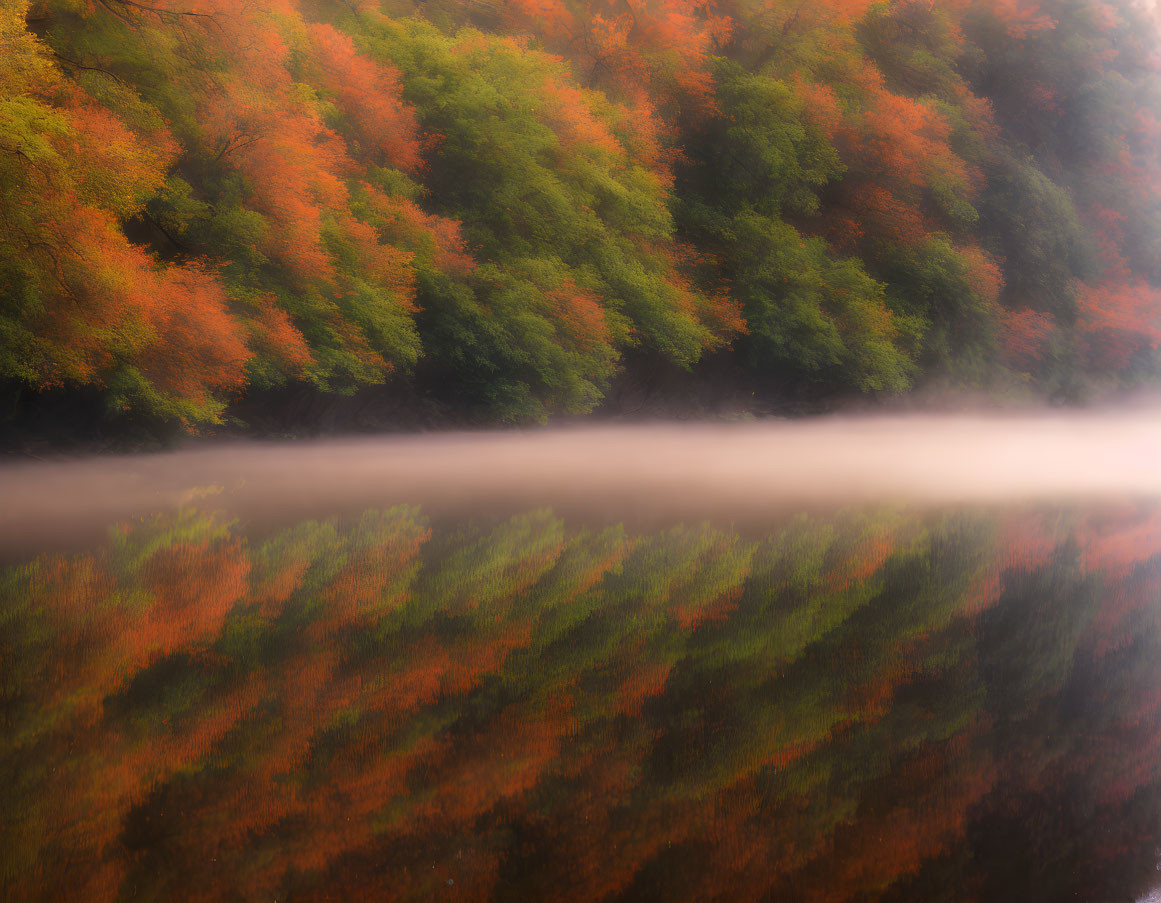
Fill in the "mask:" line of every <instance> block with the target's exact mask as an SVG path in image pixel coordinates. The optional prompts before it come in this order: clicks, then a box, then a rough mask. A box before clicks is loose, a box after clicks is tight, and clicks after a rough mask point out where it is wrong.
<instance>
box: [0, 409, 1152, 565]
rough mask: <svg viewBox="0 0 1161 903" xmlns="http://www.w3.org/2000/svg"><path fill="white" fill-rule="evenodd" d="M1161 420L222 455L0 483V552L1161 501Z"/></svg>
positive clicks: (77, 466) (806, 424)
mask: <svg viewBox="0 0 1161 903" xmlns="http://www.w3.org/2000/svg"><path fill="white" fill-rule="evenodd" d="M1158 461H1161V411H1159V410H1158V409H1156V408H1152V407H1150V408H1138V409H1133V410H1122V411H1115V412H1107V411H1106V412H1083V413H1078V412H1069V413H1048V412H1045V413H1039V414H1022V415H987V416H984V415H972V416H965V415H941V416H933V415H911V416H891V417H882V416H879V417H828V418H820V419H815V420H809V421H773V422H772V421H763V422H739V423H724V424H696V425H690V424H653V425H629V426H584V427H574V428H555V429H544V430H538V431H531V432H528V431H505V432H500V431H497V432H477V433H451V434H446V433H444V434H438V435H410V436H396V437H377V438H354V439H341V440H327V441H318V442H308V443H306V442H301V441H300V442H295V443H293V444H280V443H261V442H248V443H219V444H214V445H207V446H202V447H196V446H195V447H191V448H188V449H185V450H180V451H175V452H169V453H162V454H156V455H148V456H141V455H134V456H124V457H97V458H88V459H80V460H71V461H69V460H62V461H35V462H33V461H29V462H21V463H14V464H9V465H7V466H5V467H3V468H0V493H2V496H3V498H4V500H5V504H4V506H3V508H2V510H0V549H3V550H4V551H6V552H9V553H11V552H14V551H23V550H27V549H30V548H34V547H38V546H39V545H42V544H43V543H44V542H45V541H46V540H54V541H60V542H63V543H67V542H70V541H75V540H80V539H88V538H91V537H92V536H94V535H95V534H96V533H98V532H99V531H101V530H103V529H104V527H105V526H106V525H107V524H108V523H109V522H110V521H112V520H115V519H117V518H122V517H132V516H136V515H140V514H144V513H151V512H154V511H163V510H173V509H175V508H178V507H181V506H183V505H186V504H189V503H191V502H193V501H197V500H200V502H199V504H200V505H202V506H207V505H208V506H210V507H214V508H220V509H223V510H225V511H228V512H230V513H232V514H236V515H238V516H241V517H243V518H248V519H253V520H255V521H263V520H269V521H278V520H281V519H283V518H285V517H290V516H306V515H310V514H315V513H327V514H330V513H334V512H336V511H338V510H343V509H351V510H357V509H362V508H365V507H367V506H369V505H383V504H396V503H399V502H409V503H415V504H422V505H424V506H426V507H427V508H428V509H429V510H433V511H452V512H456V513H462V512H464V511H469V512H470V511H472V510H475V509H478V508H480V507H489V508H491V507H496V506H500V507H501V508H505V509H508V508H510V509H511V510H520V509H526V508H528V507H529V506H537V505H547V506H552V507H554V508H556V509H557V510H561V511H564V512H570V513H582V514H583V513H591V514H595V515H599V516H601V517H610V518H644V519H649V518H672V517H675V516H678V517H725V518H727V519H730V520H735V521H745V520H747V519H750V518H765V517H767V516H769V515H770V514H771V513H772V512H775V511H778V510H783V509H785V510H790V509H795V508H802V507H804V506H823V507H834V506H843V505H849V504H858V503H864V502H875V501H900V502H906V503H910V504H919V505H947V504H994V503H1023V502H1035V501H1066V502H1072V501H1085V500H1092V499H1098V498H1103V499H1118V498H1129V497H1131V498H1146V499H1152V498H1156V497H1159V496H1161V467H1158Z"/></svg>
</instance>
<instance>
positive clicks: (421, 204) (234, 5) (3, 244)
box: [0, 0, 1161, 431]
mask: <svg viewBox="0 0 1161 903" xmlns="http://www.w3.org/2000/svg"><path fill="white" fill-rule="evenodd" d="M1159 344H1161V18H1159V15H1158V12H1157V9H1156V7H1154V6H1153V5H1152V4H1151V3H1149V2H1145V0H1139V2H1134V0H1110V2H1105V0H1057V2H1053V3H1045V4H1043V5H1037V4H1034V3H1030V2H1026V0H880V2H866V0H813V2H803V0H427V2H408V0H384V2H375V0H262V2H258V0H140V2H136V0H35V2H29V0H4V2H3V4H0V400H2V403H3V410H0V418H3V419H7V420H8V421H9V423H14V422H17V421H18V420H19V418H20V417H22V416H27V414H28V411H30V410H35V409H36V407H37V406H38V405H45V404H49V402H50V401H51V402H52V403H57V402H58V401H59V399H61V398H66V399H73V403H77V404H84V405H87V406H91V407H93V408H94V409H99V410H100V411H101V412H102V414H101V416H102V417H112V418H117V417H126V416H128V417H138V418H144V419H145V420H147V421H149V422H153V423H159V424H160V423H168V424H172V425H176V426H177V427H179V428H181V429H186V430H195V431H198V430H201V431H204V430H206V429H212V428H214V427H215V425H217V424H221V423H223V422H231V421H236V419H237V418H238V417H242V418H243V419H244V415H241V414H239V413H238V412H239V411H243V410H244V409H245V404H246V402H247V400H250V401H251V403H252V402H253V400H254V399H271V398H279V397H287V396H285V395H282V396H279V395H278V394H277V393H279V392H284V393H285V392H286V391H289V390H291V389H293V391H294V392H295V393H297V395H296V396H295V397H302V394H303V393H307V394H308V395H309V396H310V397H312V398H316V399H329V398H332V397H337V396H346V395H352V394H357V393H364V394H366V393H371V394H372V395H373V396H375V397H383V398H388V399H389V398H392V397H404V396H406V397H408V398H419V399H423V400H424V403H425V404H428V403H429V404H431V405H435V406H439V405H443V406H453V407H454V408H455V409H456V410H458V411H462V412H464V414H465V416H470V417H472V418H476V420H477V421H479V420H487V421H490V422H530V421H533V422H534V421H543V420H545V419H547V418H549V417H551V416H554V415H560V414H584V413H588V412H591V411H593V410H596V409H598V408H599V407H600V406H601V404H602V401H603V400H604V399H605V398H606V396H607V395H608V393H609V392H610V388H611V387H613V386H615V385H616V381H617V380H618V379H619V378H623V377H620V376H619V374H622V373H623V372H624V370H625V368H626V367H627V366H631V367H634V368H638V369H643V370H646V371H648V370H650V369H653V370H657V369H664V368H670V369H672V370H673V371H675V372H682V371H688V373H689V374H691V375H690V376H689V379H690V380H691V381H692V382H691V384H696V381H697V380H698V378H699V374H702V373H707V372H711V371H712V373H713V378H714V379H716V380H726V381H727V382H730V383H732V384H734V385H736V386H738V387H739V390H740V391H743V392H745V393H749V392H753V393H757V394H758V396H762V397H778V398H783V399H818V398H848V397H857V396H869V397H872V398H880V397H889V396H893V395H898V394H901V393H905V392H908V391H911V390H914V389H916V388H922V387H930V386H942V387H963V388H967V389H970V390H972V391H976V392H983V393H991V394H994V395H998V396H1008V397H1028V398H1042V399H1052V400H1066V401H1072V400H1077V399H1083V398H1084V397H1086V396H1087V395H1089V394H1091V393H1093V392H1094V391H1106V390H1109V389H1115V388H1133V387H1138V386H1142V385H1147V384H1148V383H1149V382H1150V381H1151V380H1155V379H1156V378H1157V377H1158V376H1159V375H1161V367H1159V366H1158V364H1159V359H1158V347H1159ZM54 399H55V400H57V401H53V400H54ZM78 400H79V401H78ZM14 418H15V419H14Z"/></svg>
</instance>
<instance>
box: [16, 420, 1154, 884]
mask: <svg viewBox="0 0 1161 903" xmlns="http://www.w3.org/2000/svg"><path fill="white" fill-rule="evenodd" d="M997 423H998V421H997V422H995V423H992V424H991V426H989V425H988V424H984V425H983V427H981V426H980V424H979V423H978V422H977V423H976V424H975V425H974V427H972V430H971V432H972V434H973V435H977V436H978V435H979V430H980V429H981V428H982V429H984V432H985V434H986V431H987V429H988V428H995V429H997V430H998V429H999V427H998V426H997V425H996V424H997ZM956 424H958V426H956ZM965 424H966V421H962V420H957V421H955V422H954V423H953V422H950V421H944V422H943V423H942V435H941V434H940V432H939V431H938V430H936V431H935V432H928V433H927V434H923V433H922V431H921V430H914V431H913V434H912V435H910V436H909V437H908V438H909V439H910V440H911V441H910V442H902V441H900V440H901V438H902V435H903V434H901V433H900V432H899V430H900V429H901V428H902V427H901V426H900V424H898V423H896V424H894V425H892V426H891V427H890V428H888V426H887V425H885V424H881V423H880V424H870V423H866V424H863V425H862V427H861V429H862V438H861V439H859V430H858V429H855V430H851V431H848V432H846V433H843V435H844V436H845V437H846V439H847V442H846V444H845V445H844V446H843V449H844V450H841V451H840V450H836V449H832V450H830V451H829V452H827V453H826V454H823V453H821V452H820V453H818V454H815V455H813V456H811V455H810V454H809V450H810V448H811V447H813V446H812V445H811V442H808V441H807V440H806V439H805V438H803V436H808V437H810V438H811V441H814V440H816V439H817V438H818V435H817V432H818V430H820V429H833V430H835V431H838V430H839V429H840V425H839V424H822V425H816V426H815V427H814V430H815V432H814V433H813V434H812V433H810V432H809V430H807V431H806V432H804V433H803V434H802V435H797V434H796V433H795V429H799V430H801V429H804V428H797V427H796V428H792V429H789V430H788V431H787V432H785V433H782V432H778V431H773V432H771V431H770V430H769V429H768V428H766V427H757V426H742V427H735V428H733V429H732V430H726V432H725V433H724V434H723V433H722V432H721V431H720V430H717V429H712V430H711V429H709V428H707V429H704V430H691V431H682V430H678V429H676V428H672V429H669V430H660V431H658V430H652V431H636V432H634V431H627V432H626V431H616V430H614V431H605V432H594V433H589V432H571V433H570V432H560V433H552V434H545V435H544V436H540V437H534V438H533V439H528V437H521V436H519V435H516V434H512V435H502V436H475V437H454V438H451V439H447V438H444V439H438V440H433V441H426V440H419V439H411V440H404V441H401V442H396V443H390V442H378V443H366V442H352V443H332V444H330V445H329V446H327V445H320V446H314V447H308V448H306V449H304V450H303V451H301V452H298V451H295V450H294V449H291V448H281V447H276V448H269V447H267V448H265V449H263V448H262V447H246V448H242V449H237V450H236V451H237V452H238V453H237V454H233V453H231V452H229V451H228V450H227V451H216V450H209V451H207V452H186V453H181V454H179V455H175V456H160V457H157V458H150V459H122V460H114V461H110V460H108V459H102V460H99V461H91V462H79V463H68V464H52V465H50V464H37V465H26V466H22V467H20V468H15V469H10V470H8V471H7V472H6V473H4V474H0V482H4V481H7V488H9V489H13V488H14V487H16V486H17V485H20V486H22V487H23V488H22V489H21V490H20V491H19V492H17V493H16V496H17V497H16V498H15V502H14V504H15V505H16V506H17V508H18V510H19V511H20V512H22V514H23V516H25V517H26V519H27V522H28V523H30V524H34V525H35V524H37V523H41V524H42V525H44V526H45V527H47V525H48V524H49V523H50V521H51V520H52V517H57V516H59V512H60V511H61V510H62V509H64V508H65V507H66V499H67V496H68V495H69V494H70V493H71V495H72V496H73V500H74V502H75V508H76V512H77V516H76V517H75V518H74V519H66V520H65V521H63V522H61V529H60V531H59V534H58V535H55V536H54V535H52V534H51V533H49V532H48V531H47V529H45V530H43V531H42V532H40V533H36V534H35V535H32V536H24V537H21V536H20V535H19V532H18V531H17V530H15V529H13V525H14V523H15V518H14V516H13V514H12V513H11V509H10V510H9V513H8V514H7V515H6V517H8V521H7V522H6V523H7V524H8V526H7V527H6V529H5V530H4V531H3V536H4V537H5V539H4V542H5V545H4V548H5V554H6V555H7V557H8V559H9V560H10V564H9V565H8V566H7V567H6V568H5V569H4V571H3V575H2V576H0V678H2V680H0V688H2V690H0V693H2V695H0V713H2V717H3V719H4V720H3V723H4V732H3V736H2V741H0V831H2V832H3V835H2V837H0V898H3V899H5V900H60V899H69V900H76V901H88V900H174V899H182V900H206V901H211V900H214V901H216V900H260V899H265V900H287V901H289V900H303V901H305V900H344V899H345V900H364V899H366V900H395V899H399V900H427V899H445V898H446V899H463V900H546V899H551V900H642V899H656V900H690V901H704V900H750V899H754V900H768V899H776V900H827V901H840V900H841V901H847V900H849V901H870V900H884V901H912V900H914V901H920V900H922V901H931V900H964V901H967V900H980V901H983V900H987V901H992V900H1000V901H1003V900H1013V901H1016V900H1019V901H1028V900H1044V901H1054V900H1061V899H1080V900H1136V899H1144V898H1145V897H1147V896H1148V895H1149V894H1150V892H1151V891H1153V890H1154V888H1155V886H1156V885H1157V883H1158V881H1157V877H1158V875H1157V865H1158V861H1159V855H1158V846H1159V843H1161V758H1159V755H1158V754H1159V752H1161V670H1159V667H1158V662H1159V661H1161V604H1159V603H1161V506H1159V505H1158V504H1157V501H1156V498H1157V493H1156V488H1157V487H1156V486H1155V485H1154V484H1153V483H1152V482H1150V480H1151V479H1153V478H1154V477H1153V474H1152V471H1151V469H1150V468H1149V467H1146V466H1144V465H1142V464H1134V462H1138V461H1145V460H1148V459H1149V455H1150V454H1151V453H1152V452H1153V451H1154V450H1155V447H1154V446H1153V445H1151V444H1150V443H1152V442H1153V441H1154V437H1155V435H1156V433H1155V431H1154V430H1153V428H1152V426H1151V423H1150V422H1147V421H1143V420H1142V421H1136V422H1133V423H1132V424H1130V425H1128V426H1127V425H1126V424H1124V423H1121V424H1119V425H1110V426H1108V427H1107V429H1106V430H1105V431H1104V432H1103V433H1096V432H1094V431H1093V430H1092V429H1091V424H1088V425H1085V426H1084V428H1082V427H1081V426H1078V425H1077V424H1076V423H1075V422H1069V421H1067V419H1062V418H1057V419H1055V420H1053V419H1051V418H1048V419H1044V420H1041V421H1039V422H1037V423H1033V424H1029V423H1021V424H1018V425H1017V427H1016V434H1017V436H1019V437H1022V438H1023V439H1024V440H1026V442H1025V443H1020V442H1015V441H1012V442H1010V443H1009V445H1008V446H1007V449H1008V451H1007V452H1003V451H999V452H998V451H997V449H996V448H995V447H994V446H992V447H990V448H988V449H985V448H983V447H981V446H980V445H979V444H978V443H977V444H975V445H973V444H972V441H973V440H971V439H970V437H969V435H968V433H967V432H960V433H957V432H956V431H955V430H956V429H962V430H967V429H968V427H967V426H966V425H965ZM914 425H915V424H914V423H912V426H914ZM928 425H929V426H930V424H928ZM1130 427H1131V428H1130ZM1086 429H1087V430H1088V433H1089V435H1088V438H1087V439H1077V443H1078V444H1077V445H1075V446H1074V447H1072V448H1064V449H1062V450H1061V451H1060V454H1061V455H1063V456H1065V457H1066V458H1067V460H1068V461H1070V462H1071V463H1072V464H1073V465H1076V464H1077V462H1079V461H1081V460H1083V459H1084V456H1085V455H1090V456H1098V457H1099V454H1100V453H1101V451H1100V450H1101V449H1102V448H1105V449H1110V448H1113V446H1115V449H1114V451H1115V454H1116V455H1117V456H1118V458H1117V462H1119V463H1117V465H1116V467H1114V468H1112V469H1114V470H1116V471H1117V476H1116V479H1115V480H1114V479H1112V478H1111V477H1099V476H1092V475H1089V474H1086V473H1084V472H1082V471H1079V470H1078V471H1077V472H1076V474H1075V479H1074V480H1073V481H1071V482H1068V481H1067V480H1066V476H1067V473H1066V470H1067V468H1066V467H1065V466H1064V463H1063V462H1062V461H1061V460H1058V461H1056V462H1055V463H1051V464H1048V465H1046V466H1045V467H1044V468H1043V469H1042V470H1043V473H1042V477H1041V479H1040V482H1036V481H1035V480H1032V479H1028V480H1024V481H1021V477H1020V474H1021V472H1022V471H1021V468H1023V474H1024V476H1028V475H1029V474H1030V473H1031V470H1032V467H1031V462H1032V461H1033V459H1034V457H1035V454H1036V453H1041V454H1042V453H1044V452H1045V451H1046V450H1048V448H1049V446H1051V445H1052V444H1053V443H1060V442H1065V443H1066V444H1067V438H1068V435H1069V433H1070V431H1072V432H1076V433H1077V434H1078V435H1080V434H1084V433H1085V431H1086ZM1021 430H1022V431H1023V432H1021ZM1118 430H1119V432H1117V431H1118ZM1126 430H1128V431H1126ZM1134 430H1135V431H1136V432H1135V433H1134V432H1133V431H1134ZM877 431H879V432H877ZM1130 433H1132V435H1130ZM723 435H725V436H726V437H727V438H728V441H721V440H722V436H723ZM836 435H837V433H836ZM1110 435H1113V436H1114V437H1115V441H1113V440H1112V439H1110V438H1109V437H1110ZM1037 436H1039V437H1040V440H1037V439H1036V437H1037ZM715 437H717V438H715ZM890 437H894V438H890ZM1134 437H1135V438H1134ZM984 438H986V435H985V437H984ZM526 440H527V441H530V442H531V443H532V444H531V445H528V446H526V445H522V444H521V443H523V442H524V441H526ZM1041 440H1042V444H1041V446H1040V447H1038V448H1032V447H1030V446H1029V445H1028V444H1027V442H1035V441H1041ZM715 442H716V444H715ZM554 443H555V444H554ZM618 443H620V445H619V447H618ZM795 443H801V445H800V449H801V452H802V453H801V454H800V455H799V456H798V457H795V455H794V454H792V450H793V448H794V447H795ZM892 443H894V444H895V449H896V454H897V455H898V457H899V458H900V459H901V461H902V462H904V466H902V467H898V466H891V465H890V462H889V461H888V460H887V453H888V451H889V450H890V448H891V446H892ZM671 446H673V447H672V448H671ZM569 447H571V448H573V451H572V452H569V451H568V448H569ZM527 449H532V451H528V450H527ZM548 449H555V452H554V454H555V455H556V457H555V459H554V458H553V457H552V456H551V455H547V453H546V450H548ZM860 449H861V451H860ZM938 449H942V450H943V451H944V453H945V454H947V455H951V454H953V453H954V455H955V463H957V464H964V462H967V461H970V460H976V459H973V458H972V452H973V451H974V452H975V453H976V455H977V456H984V458H985V460H990V461H991V464H989V465H977V466H975V467H974V469H973V467H972V466H971V465H970V464H964V470H963V473H964V474H965V476H964V480H963V482H960V483H953V484H945V483H943V482H941V481H940V480H939V479H936V476H935V475H937V474H939V473H944V474H945V475H947V476H948V477H949V478H950V477H951V476H953V473H952V471H953V470H954V468H952V467H950V466H949V462H948V461H947V460H942V461H940V460H936V461H935V463H931V464H930V465H929V466H928V467H927V469H926V470H925V469H924V467H923V466H922V465H921V464H920V462H921V460H923V459H924V455H925V454H926V455H931V454H933V453H935V452H936V451H937V450H938ZM264 451H265V452H269V455H268V456H267V457H263V452H264ZM600 451H604V452H606V453H608V454H609V455H612V456H613V457H611V458H606V459H600V458H598V457H597V452H600ZM327 453H329V454H330V455H331V461H330V466H329V468H328V466H326V465H325V463H324V460H323V459H324V458H325V457H326V455H327ZM618 454H619V455H620V457H619V458H618V457H616V456H617V455H618ZM860 454H866V455H868V456H869V460H870V461H871V462H872V463H873V464H874V465H875V467H877V468H879V470H880V471H881V472H882V474H883V477H882V480H881V481H880V482H879V483H875V482H874V480H873V479H871V477H870V476H868V474H870V473H871V470H866V471H861V470H859V468H860V467H862V466H863V465H861V464H858V463H857V462H858V461H860V460H862V459H861V458H860ZM989 454H990V455H992V457H991V458H990V459H988V458H987V457H986V456H987V455H989ZM183 455H184V457H183ZM570 455H571V457H570ZM772 455H774V456H775V458H776V457H777V455H781V459H780V460H772V459H771V456H772ZM828 455H829V457H828ZM997 455H999V458H997V457H996V456H997ZM1005 455H1007V458H1006V460H1007V461H1008V470H1005V469H1004V467H1003V466H1002V465H997V464H996V462H997V460H1001V459H1004V456H1005ZM811 457H813V460H808V459H810V458H811ZM936 457H937V459H938V455H937V456H936ZM554 460H555V463H554ZM473 461H474V462H475V464H474V465H473V463H472V462H473ZM844 461H845V462H846V463H845V464H843V463H842V462H844ZM263 462H265V468H264V467H263V466H262V465H263ZM651 462H652V466H650V465H651ZM828 462H829V465H828ZM1089 463H1090V464H1091V463H1093V462H1091V461H1090V462H1089ZM618 464H620V465H621V466H622V467H623V468H624V469H626V470H628V471H629V472H630V473H631V474H632V475H633V476H634V477H636V478H639V482H636V483H634V482H632V481H623V480H622V479H621V477H619V476H615V474H616V473H617V472H618V467H617V465H618ZM296 465H297V466H296ZM844 466H845V467H847V471H845V473H846V476H844V475H843V474H844V471H843V467H844ZM907 466H911V467H912V469H913V471H914V479H913V480H909V479H908V477H907ZM473 467H474V468H475V469H473ZM989 468H992V470H993V475H994V483H987V480H986V476H987V471H988V469H989ZM1134 468H1135V469H1134ZM784 472H789V473H790V474H791V475H795V478H794V479H793V480H791V479H789V478H786V479H784V480H783V482H782V483H779V482H778V480H779V479H780V478H777V477H774V476H771V475H772V474H775V473H784ZM956 472H958V471H956ZM441 473H442V474H444V475H446V478H447V479H446V483H441V482H440V481H439V479H438V477H439V475H440V474H441ZM650 473H653V477H650V475H649V474H650ZM808 473H813V474H814V476H812V477H811V476H808ZM425 474H426V476H424V475H425ZM858 474H861V476H859V477H858V479H856V476H855V475H858ZM50 476H53V477H55V479H53V480H52V481H51V482H50V481H49V477H50ZM1133 477H1135V479H1134V478H1133ZM651 479H652V480H653V482H650V480H651ZM425 480H426V482H425ZM118 481H119V482H118ZM844 481H845V482H844ZM856 482H858V489H859V490H860V491H858V492H851V491H849V490H851V488H852V487H853V486H854V484H855V483H856ZM642 483H643V484H644V487H645V488H642ZM683 484H684V485H686V486H687V487H688V490H689V491H688V493H686V494H682V493H681V492H680V491H679V488H680V486H681V485H683ZM792 484H793V485H792ZM985 484H986V485H985ZM747 485H748V486H749V487H750V488H749V492H748V493H747V492H745V491H744V490H745V488H746V486H747ZM133 486H135V487H136V490H133V491H131V492H129V493H128V494H127V495H125V496H124V497H122V498H120V499H118V498H117V497H116V496H117V491H116V490H117V488H118V487H122V488H125V487H130V488H131V487H133ZM945 486H949V487H950V488H941V487H945ZM973 486H974V487H977V489H976V490H975V491H973V489H972V487H973ZM1004 487H1008V488H1007V489H1005V488H1004ZM1012 487H1017V488H1018V490H1019V491H1017V489H1013V488H1012ZM38 493H39V495H40V497H41V499H42V502H43V504H42V506H41V507H39V508H38V507H37V505H36V498H37V495H38ZM134 493H136V494H134ZM20 506H23V507H20ZM118 506H120V508H118ZM113 509H117V510H113ZM38 518H39V519H40V520H39V521H38ZM102 518H104V521H102ZM99 523H100V526H98V524H99ZM29 545H32V546H35V548H26V547H27V546H29Z"/></svg>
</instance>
